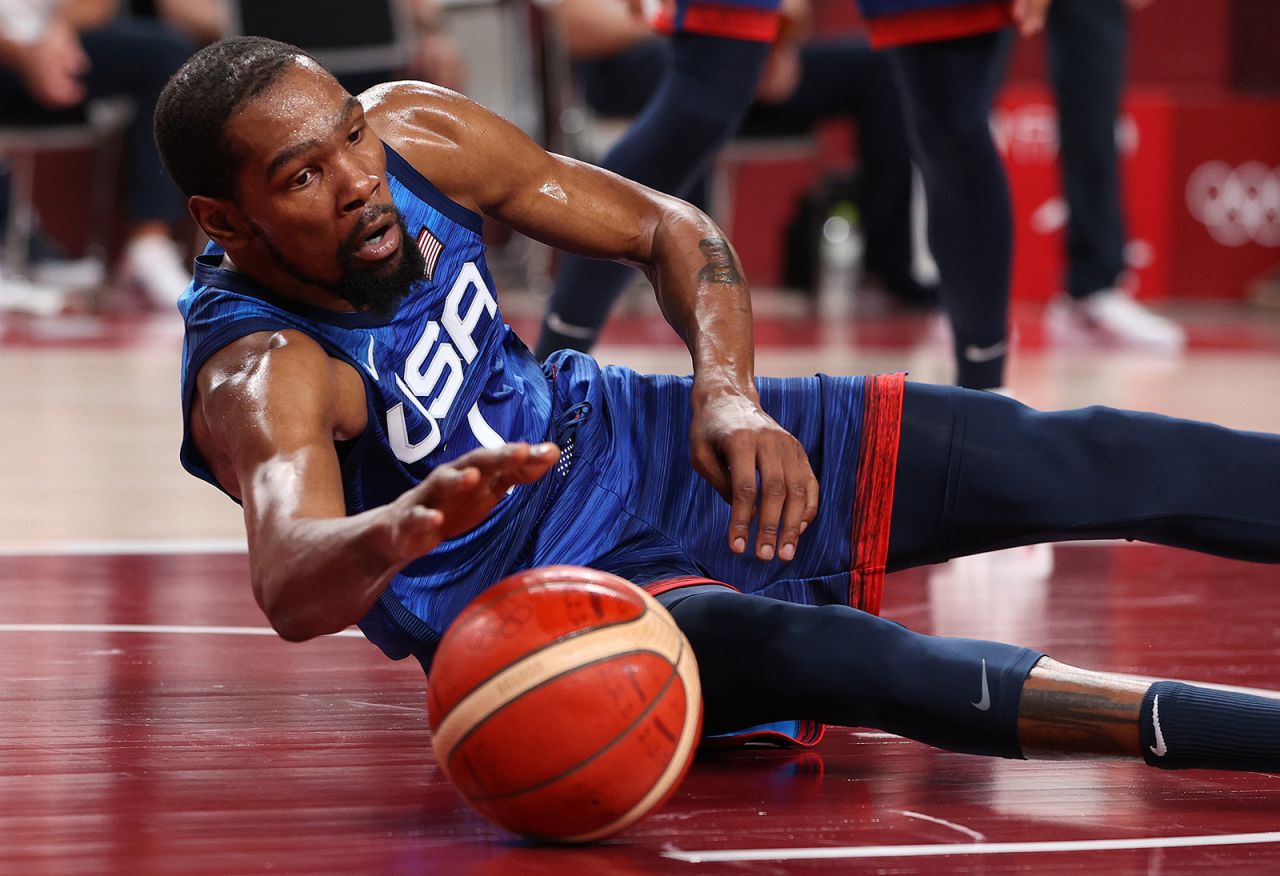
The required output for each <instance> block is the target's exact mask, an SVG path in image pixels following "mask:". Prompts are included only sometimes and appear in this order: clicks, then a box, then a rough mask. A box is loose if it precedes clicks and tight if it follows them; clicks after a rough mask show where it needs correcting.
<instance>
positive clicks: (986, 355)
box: [964, 341, 1009, 363]
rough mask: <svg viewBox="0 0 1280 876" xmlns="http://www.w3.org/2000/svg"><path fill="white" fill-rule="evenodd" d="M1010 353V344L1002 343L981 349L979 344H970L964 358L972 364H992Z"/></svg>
mask: <svg viewBox="0 0 1280 876" xmlns="http://www.w3.org/2000/svg"><path fill="white" fill-rule="evenodd" d="M1007 352H1009V342H1008V341H1001V342H1000V343H998V344H992V345H991V346H989V347H979V346H978V345H977V344H970V345H969V346H967V347H965V348H964V357H965V358H966V359H968V360H969V361H970V362H979V363H981V362H990V361H991V360H992V359H997V358H999V357H1000V356H1003V355H1004V354H1005V353H1007Z"/></svg>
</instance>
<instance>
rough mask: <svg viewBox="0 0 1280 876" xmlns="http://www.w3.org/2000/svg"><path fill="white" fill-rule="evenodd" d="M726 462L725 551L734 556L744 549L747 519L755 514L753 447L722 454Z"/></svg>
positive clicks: (754, 461) (735, 448) (748, 528)
mask: <svg viewBox="0 0 1280 876" xmlns="http://www.w3.org/2000/svg"><path fill="white" fill-rule="evenodd" d="M725 456H726V458H727V460H728V463H729V482H730V485H729V494H730V497H731V498H730V499H729V548H730V550H732V551H733V552H734V553H735V554H740V553H742V552H743V551H745V550H746V549H747V537H748V536H749V535H750V533H751V518H752V517H753V516H755V512H756V495H757V489H756V455H755V448H747V447H742V446H737V447H734V448H732V449H731V450H729V452H727V453H726V454H725Z"/></svg>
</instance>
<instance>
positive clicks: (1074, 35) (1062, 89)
mask: <svg viewBox="0 0 1280 876" xmlns="http://www.w3.org/2000/svg"><path fill="white" fill-rule="evenodd" d="M1151 2H1152V0H1092V2H1089V3H1081V2H1058V3H1054V4H1053V6H1052V7H1050V9H1049V17H1048V21H1047V24H1046V27H1045V34H1046V36H1047V37H1048V43H1049V73H1050V76H1051V78H1052V80H1053V91H1054V97H1055V99H1056V101H1057V104H1058V142H1059V158H1060V161H1061V165H1062V192H1063V196H1064V197H1065V199H1066V202H1067V210H1068V217H1067V241H1066V243H1067V252H1066V255H1067V275H1066V278H1065V279H1066V292H1065V294H1063V295H1061V296H1059V297H1058V298H1057V299H1056V300H1055V301H1053V302H1052V303H1050V305H1049V308H1048V309H1047V310H1046V312H1045V327H1046V330H1047V333H1048V336H1049V337H1050V338H1052V339H1054V340H1055V341H1058V342H1062V343H1078V342H1086V343H1102V344H1108V345H1112V346H1122V347H1133V348H1138V349H1146V350H1155V351H1163V352H1170V353H1174V352H1178V351H1180V350H1182V349H1183V347H1184V346H1185V343H1186V333H1185V332H1184V331H1183V329H1182V327H1181V326H1179V325H1178V324H1177V323H1175V322H1173V321H1172V320H1170V319H1167V318H1165V317H1163V316H1160V315H1159V314H1156V313H1153V312H1152V311H1151V310H1149V309H1148V308H1147V307H1145V306H1143V305H1142V304H1140V303H1138V302H1137V301H1135V300H1134V299H1133V296H1132V295H1131V294H1130V293H1129V292H1128V291H1127V290H1125V289H1124V288H1123V284H1122V275H1123V273H1124V271H1125V243H1126V239H1127V238H1126V234H1125V221H1124V210H1123V207H1122V205H1121V188H1120V161H1119V156H1118V154H1117V149H1116V119H1117V118H1118V116H1119V112H1120V99H1121V96H1122V94H1123V91H1124V80H1125V62H1126V56H1127V53H1128V36H1129V10H1131V9H1141V8H1142V7H1144V6H1147V5H1149V4H1150V3H1151Z"/></svg>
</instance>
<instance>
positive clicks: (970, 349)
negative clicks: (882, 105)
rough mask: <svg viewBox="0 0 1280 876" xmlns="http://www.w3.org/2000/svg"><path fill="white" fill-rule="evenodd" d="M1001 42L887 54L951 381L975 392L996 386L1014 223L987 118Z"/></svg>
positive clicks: (986, 38)
mask: <svg viewBox="0 0 1280 876" xmlns="http://www.w3.org/2000/svg"><path fill="white" fill-rule="evenodd" d="M1007 40H1008V34H1007V33H1005V32H998V33H989V34H981V35H978V36H973V37H966V38H964V39H953V40H942V41H939V42H931V43H921V44H918V45H911V46H899V47H896V48H894V49H892V50H890V57H891V59H892V60H893V62H894V66H895V72H896V74H897V80H898V84H899V91H900V92H901V94H902V96H903V103H904V108H905V113H906V119H907V132H908V135H909V138H910V141H911V150H912V155H913V157H914V158H915V160H916V164H917V165H918V166H919V167H920V173H921V176H922V177H923V179H924V188H925V195H926V201H927V202H928V211H929V249H930V251H931V252H932V254H933V258H934V260H935V261H936V262H937V263H938V269H939V272H940V274H941V287H942V299H943V303H944V304H945V305H946V308H947V311H948V313H949V314H950V317H951V324H952V328H953V330H954V334H955V344H956V368H957V372H956V382H957V383H959V384H960V385H961V386H968V387H972V388H974V389H992V388H995V387H998V386H1001V385H1003V383H1004V361H1005V353H1006V344H1007V338H1006V335H1007V332H1008V316H1009V272H1010V266H1011V260H1012V246H1013V219H1012V216H1011V213H1010V210H1011V208H1010V202H1009V187H1008V183H1007V182H1006V180H1005V174H1004V165H1003V164H1002V163H1001V161H1000V156H999V155H998V154H997V152H996V147H995V143H994V142H993V141H992V139H991V132H990V128H989V124H990V122H989V115H990V110H991V103H992V99H993V97H994V94H995V89H996V87H997V85H998V83H999V79H1000V75H1001V72H1002V69H1003V65H1004V54H1005V47H1006V45H1007Z"/></svg>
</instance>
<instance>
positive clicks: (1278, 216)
mask: <svg viewBox="0 0 1280 876" xmlns="http://www.w3.org/2000/svg"><path fill="white" fill-rule="evenodd" d="M1186 194H1187V209H1189V210H1190V211H1191V215H1192V216H1194V217H1195V218H1196V221H1198V222H1200V223H1201V224H1203V225H1204V227H1205V228H1206V229H1208V231H1209V236H1210V237H1212V238H1213V239H1214V240H1216V241H1217V242H1218V243H1220V244H1222V245H1223V246H1244V245H1245V244H1246V243H1249V242H1253V243H1258V244H1261V245H1262V246H1280V167H1268V166H1267V165H1265V164H1263V163H1262V162H1261V161H1247V162H1245V163H1244V164H1241V165H1240V166H1239V167H1232V166H1231V165H1230V164H1228V163H1227V162H1225V161H1206V162H1205V163H1204V164H1201V165H1200V166H1199V167H1197V168H1196V169H1195V170H1194V171H1192V172H1191V176H1190V177H1189V178H1188V179H1187V193H1186Z"/></svg>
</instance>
